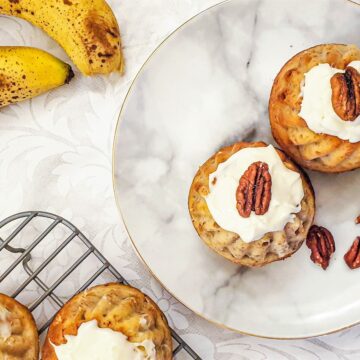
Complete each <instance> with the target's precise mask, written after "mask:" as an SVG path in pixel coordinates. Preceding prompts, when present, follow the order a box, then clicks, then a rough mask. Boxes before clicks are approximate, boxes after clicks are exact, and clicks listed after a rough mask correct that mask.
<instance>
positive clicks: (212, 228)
mask: <svg viewBox="0 0 360 360" xmlns="http://www.w3.org/2000/svg"><path fill="white" fill-rule="evenodd" d="M188 205H189V211H190V216H191V219H192V222H193V225H194V227H195V229H196V231H197V232H198V234H199V236H200V237H201V239H202V240H203V241H204V242H205V243H206V244H207V245H208V246H209V247H210V248H211V249H212V250H214V251H215V252H217V253H218V254H219V255H221V256H223V257H224V258H226V259H228V260H230V261H232V262H234V263H236V264H240V265H244V266H249V267H259V266H263V265H266V264H269V263H271V262H273V261H277V260H281V259H285V258H287V257H289V256H291V255H292V254H293V253H295V252H296V251H297V250H298V249H299V248H300V246H301V244H302V243H303V241H304V240H305V239H306V236H307V233H308V231H309V229H310V226H311V225H312V223H313V219H314V214H315V199H314V193H313V189H312V186H311V183H310V180H309V178H308V177H307V176H306V174H305V173H304V172H303V171H302V170H301V169H300V168H299V167H297V166H296V165H295V164H294V162H292V161H291V160H290V158H288V157H287V156H286V155H285V154H284V153H283V152H282V151H280V150H277V149H275V148H274V147H273V146H271V145H269V146H268V145H266V144H265V143H263V142H255V143H246V142H239V143H236V144H234V145H232V146H228V147H225V148H223V149H221V150H220V151H218V152H217V153H216V154H215V155H214V156H212V157H211V158H210V159H209V160H207V161H206V162H205V163H204V164H203V165H202V166H201V167H200V169H199V170H198V172H197V173H196V175H195V178H194V180H193V183H192V185H191V188H190V193H189V204H188Z"/></svg>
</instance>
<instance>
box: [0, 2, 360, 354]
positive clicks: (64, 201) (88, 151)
mask: <svg viewBox="0 0 360 360" xmlns="http://www.w3.org/2000/svg"><path fill="white" fill-rule="evenodd" d="M216 2H217V1H213V0H151V1H150V0H122V1H121V2H119V1H115V0H112V1H110V3H111V5H113V8H114V10H115V12H116V14H117V17H118V19H119V21H120V24H121V27H122V32H123V40H124V43H125V54H126V58H127V74H126V76H125V78H122V79H119V78H118V77H117V76H116V75H113V76H111V77H109V78H105V77H99V78H93V79H85V78H82V77H81V76H79V75H78V76H77V78H76V79H75V80H74V81H73V83H72V84H71V85H69V86H68V87H64V88H63V89H59V90H56V91H53V92H51V93H50V94H46V95H44V96H42V97H40V98H37V99H35V100H33V101H31V102H25V103H22V104H19V105H15V106H12V107H9V108H6V109H2V110H1V114H0V141H1V152H0V194H1V197H2V201H0V213H1V217H5V216H7V215H11V214H13V213H15V212H18V211H22V210H28V209H36V210H40V209H42V210H48V211H53V212H55V213H59V214H61V215H63V216H65V217H67V218H68V219H69V220H71V221H73V222H74V223H75V224H76V225H77V226H78V227H80V228H81V229H82V230H83V231H84V232H85V233H86V234H87V235H88V236H89V238H90V239H91V240H93V241H94V242H95V243H96V245H97V246H98V247H99V248H100V249H101V250H102V251H103V252H104V253H105V254H106V256H107V257H108V258H109V259H110V260H111V261H112V262H113V263H114V265H115V266H116V267H117V268H118V269H119V270H120V271H121V272H122V273H123V274H124V276H126V277H127V278H128V279H129V280H130V281H131V282H132V283H133V284H134V285H135V286H138V287H140V288H142V289H143V290H145V291H147V292H148V293H149V294H150V295H151V296H152V297H153V298H154V300H156V301H157V302H158V304H159V305H160V307H161V308H162V309H163V310H164V311H165V313H166V314H167V317H168V319H169V320H170V323H171V324H172V326H174V328H175V329H176V330H177V331H178V332H179V333H181V334H183V337H184V338H185V339H186V340H187V341H189V342H190V343H191V344H192V345H193V346H194V348H195V349H197V350H198V352H199V353H200V354H201V356H202V358H203V359H206V360H213V359H216V360H249V359H250V360H264V359H266V360H268V359H270V360H281V359H289V360H294V359H296V360H318V359H321V360H339V359H342V360H356V359H358V358H359V356H360V345H359V336H360V328H359V327H356V328H353V329H350V330H347V331H345V332H342V333H338V334H334V335H331V336H327V337H323V338H319V339H310V340H301V341H273V340H264V339H259V338H254V337H248V336H241V335H238V334H235V333H233V332H230V331H226V330H222V329H219V328H217V327H215V326H213V325H211V324H209V323H208V322H206V321H205V320H202V319H200V318H199V317H197V316H196V315H194V314H192V313H191V312H190V311H189V310H187V309H185V308H184V307H183V306H181V305H180V304H178V303H177V302H176V301H175V300H174V299H173V298H171V297H170V296H169V295H168V294H167V293H166V292H165V291H164V290H163V289H162V288H161V287H160V286H159V285H158V283H157V282H156V281H154V280H153V279H152V278H151V277H150V275H149V273H148V272H147V270H146V269H145V268H144V266H143V265H142V264H141V263H140V262H139V261H138V259H137V256H136V255H135V254H134V252H133V249H132V247H131V246H130V244H129V241H128V239H127V236H126V234H125V232H124V229H123V227H122V225H121V224H120V221H119V217H118V213H117V210H116V206H115V202H114V199H113V192H112V180H111V150H112V140H113V132H114V128H115V124H116V117H117V113H118V111H119V109H120V106H121V103H122V101H123V99H124V96H125V93H126V91H127V89H128V87H129V85H130V82H131V80H132V79H133V78H134V76H135V74H136V72H137V71H138V70H139V68H140V66H141V65H142V64H143V62H144V61H145V60H146V58H147V57H148V55H149V54H150V53H151V52H152V50H153V49H154V48H155V47H156V46H157V45H158V44H159V43H160V42H161V41H162V40H163V39H164V38H165V36H166V35H168V34H169V33H170V32H171V31H172V30H174V29H175V28H177V27H178V26H179V25H180V24H181V23H183V22H184V21H185V20H187V19H188V18H190V17H191V16H192V15H195V14H196V13H198V12H199V11H200V10H202V9H204V8H206V7H208V6H210V5H212V4H214V3H216ZM331 2H333V3H336V4H340V3H341V2H342V0H332V1H331ZM254 3H255V2H254ZM256 3H257V4H259V3H261V2H256ZM309 3H310V1H309ZM311 3H312V5H311V6H312V7H315V8H316V7H319V8H320V9H321V6H320V5H317V2H311ZM303 7H304V6H303V2H299V3H298V5H297V6H295V8H294V11H295V12H296V11H298V8H303ZM265 10H266V9H265ZM265 10H264V11H265ZM267 11H268V12H269V14H271V16H269V21H268V23H267V24H264V27H265V28H264V30H266V31H264V32H262V33H257V32H256V31H255V32H254V36H256V37H262V38H264V39H265V40H266V38H267V37H268V36H270V35H271V33H272V32H273V28H274V27H278V28H280V29H283V30H284V33H290V34H289V35H291V36H292V38H293V40H294V44H297V48H302V47H305V46H306V45H307V44H308V43H309V42H310V39H311V37H312V38H313V39H314V40H313V41H314V42H317V41H319V39H320V38H321V36H324V34H323V30H322V28H321V26H320V25H321V24H323V23H324V22H329V23H336V24H337V25H336V26H337V29H340V35H339V37H338V40H341V41H346V40H347V39H348V36H349V30H347V27H348V23H347V19H346V18H345V17H343V16H339V13H338V12H336V13H335V12H334V14H333V15H329V12H328V11H324V14H327V16H326V17H325V16H321V17H320V18H319V17H318V16H315V15H313V11H311V10H310V9H309V10H308V21H310V22H311V23H312V24H314V26H315V29H314V28H309V26H308V24H307V23H306V22H302V21H300V22H296V23H295V24H292V25H293V27H292V29H291V30H289V27H288V21H290V20H289V19H288V17H287V16H286V15H284V14H282V15H280V14H277V13H276V12H272V11H271V8H268V10H267ZM353 11H355V8H353ZM248 19H249V22H248V24H247V29H248V30H249V31H251V32H253V30H254V28H253V26H252V24H253V20H254V18H253V16H252V14H251V13H249V14H248ZM0 23H1V26H0V41H1V44H2V45H5V44H6V45H10V44H14V45H15V44H16V45H33V46H38V47H42V48H44V49H47V50H49V51H51V52H52V53H53V54H55V55H58V56H60V57H61V58H63V59H64V60H67V57H66V55H65V54H64V53H63V51H62V50H61V49H60V48H59V47H58V46H57V45H56V44H55V43H54V42H53V41H51V40H50V39H48V38H47V37H46V35H44V34H43V33H42V32H41V31H39V30H38V29H35V28H33V27H32V26H31V25H29V24H27V23H25V22H23V21H21V20H18V19H10V18H5V17H1V18H0ZM317 24H319V26H318V28H316V25H317ZM228 36H229V41H231V32H230V33H229V32H228ZM350 37H351V39H350V40H349V41H351V42H356V40H357V39H358V33H357V32H353V33H351V34H350ZM284 43H286V41H285V40H284V39H283V38H282V37H280V38H279V39H278V41H277V42H276V43H275V44H273V52H275V51H276V49H277V48H278V47H280V46H282V45H283V44H284ZM248 45H249V46H250V44H248ZM292 53H293V49H288V53H287V54H282V58H281V59H278V60H277V61H276V63H274V64H273V65H272V63H273V61H274V60H271V59H270V58H269V57H268V55H269V54H267V53H265V54H264V53H262V52H261V49H260V51H259V52H258V54H257V57H256V58H257V59H261V58H264V57H265V58H267V61H268V63H269V64H270V65H271V66H274V67H275V68H278V67H279V66H280V65H281V63H282V62H283V61H284V60H286V59H287V58H288V57H289V56H290V55H291V54H292ZM255 60H256V59H255ZM256 61H257V60H256ZM238 76H242V74H241V73H239V74H238ZM249 80H251V83H252V86H254V88H257V89H258V88H261V87H262V86H264V83H268V82H269V81H270V79H269V78H267V79H263V78H259V77H258V76H256V74H255V73H253V72H251V71H250V72H249ZM228 86H229V87H230V90H231V86H232V85H231V83H230V84H228ZM240 91H241V89H240ZM262 101H266V100H265V99H262ZM263 111H264V109H263V108H261V109H260V110H259V112H260V113H262V112H263ZM254 116H256V114H254ZM202 157H203V158H204V156H202ZM340 180H341V181H342V182H343V184H344V187H343V189H342V190H341V191H339V188H338V186H337V185H338V182H339V181H340ZM354 181H356V179H354V176H353V175H352V174H349V175H344V176H341V177H335V178H334V181H333V183H332V184H333V185H332V186H333V188H332V190H333V191H332V192H330V193H324V192H322V189H319V188H318V189H317V190H318V196H321V197H323V198H328V200H329V203H328V204H329V206H330V207H332V208H338V206H339V204H338V201H337V200H338V198H342V199H344V200H345V201H348V202H349V201H351V200H352V199H353V196H352V194H350V193H348V192H347V190H346V189H347V187H348V185H350V184H351V183H352V182H354ZM357 181H360V179H357ZM334 191H337V192H338V193H337V195H338V196H337V197H336V198H335V197H333V196H331V194H332V193H333V192H334ZM358 210H360V209H359V206H358V205H356V204H355V205H354V209H343V213H342V214H341V217H342V219H344V220H345V219H346V221H347V222H346V221H344V224H343V226H342V228H339V229H338V230H337V232H336V233H335V234H334V235H335V236H338V237H339V238H341V236H340V235H341V234H342V232H344V233H346V231H347V229H348V227H352V214H353V212H354V211H358ZM338 215H339V214H336V213H334V215H333V216H332V218H331V219H327V224H331V222H332V220H336V219H337V217H338ZM319 220H320V221H321V220H323V219H321V218H320V219H319ZM346 246H347V244H345V245H344V246H342V247H340V249H338V250H339V254H340V253H341V252H342V251H343V250H344V249H345V247H346ZM59 271H61V268H56V269H54V272H59ZM356 275H358V274H354V279H353V281H354V282H356V281H358V279H357V277H356ZM319 288H320V289H321V283H319ZM321 290H322V289H321ZM319 291H320V290H319ZM325 305H326V302H325V304H324V306H325ZM41 310H42V311H43V312H44V314H45V315H46V313H47V309H41Z"/></svg>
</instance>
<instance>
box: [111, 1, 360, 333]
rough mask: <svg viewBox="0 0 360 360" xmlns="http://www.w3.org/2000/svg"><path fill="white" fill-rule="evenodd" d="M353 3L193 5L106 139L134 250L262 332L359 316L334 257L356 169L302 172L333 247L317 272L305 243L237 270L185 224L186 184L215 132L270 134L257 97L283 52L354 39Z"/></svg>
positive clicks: (191, 301)
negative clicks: (196, 8) (194, 11)
mask: <svg viewBox="0 0 360 360" xmlns="http://www.w3.org/2000/svg"><path fill="white" fill-rule="evenodd" d="M359 20H360V7H359V6H357V5H355V4H353V3H351V2H349V1H346V0H312V1H299V0H262V1H254V0H233V1H228V2H225V3H223V4H221V5H218V6H216V7H213V8H211V9H209V10H208V11H206V12H204V13H202V14H200V15H199V16H197V17H195V18H194V19H192V20H191V21H189V22H188V23H186V24H185V25H184V26H182V27H181V28H180V29H178V31H176V32H175V33H174V34H172V35H171V36H170V37H169V38H168V39H167V40H166V41H165V43H163V44H162V45H161V46H160V47H159V48H158V49H157V51H156V52H155V53H154V54H153V55H152V56H151V58H150V59H149V60H148V61H147V63H146V64H145V65H144V67H143V68H142V70H141V71H140V73H139V75H138V77H137V78H136V80H135V82H134V84H133V86H132V87H131V89H130V92H129V94H128V96H127V99H126V101H125V103H124V106H123V109H122V113H121V116H120V122H119V126H118V129H117V133H116V138H115V145H114V182H115V190H116V191H115V193H116V197H117V200H118V204H119V206H120V209H121V212H122V215H123V218H124V221H125V224H126V226H127V229H128V231H129V234H130V237H131V238H132V241H133V243H134V245H135V247H136V248H137V251H138V253H139V255H140V256H141V257H142V259H143V260H144V262H145V263H146V264H147V265H148V267H149V268H150V269H151V271H152V272H153V274H154V275H155V276H156V277H157V278H158V279H159V281H160V282H161V283H162V284H163V285H164V286H165V287H166V288H167V289H168V290H169V291H170V292H171V293H172V294H173V295H174V296H175V297H177V298H178V299H179V300H180V301H181V302H182V303H183V304H185V305H186V306H188V307H189V308H190V309H192V310H193V311H195V312H196V313H198V314H200V315H202V316H203V317H205V318H207V319H209V320H211V321H214V322H216V323H218V324H222V325H225V326H226V327H229V328H232V329H235V330H238V331H241V332H245V333H248V334H255V335H259V336H266V337H276V338H297V337H308V336H314V335H319V334H324V333H329V332H332V331H336V330H339V329H341V328H344V327H347V326H350V325H353V324H355V323H357V322H359V321H360V296H359V295H360V281H359V280H360V270H357V271H350V270H349V269H348V268H347V267H346V265H345V263H344V261H343V259H342V257H343V254H344V253H345V251H346V250H347V248H348V247H349V246H350V244H351V243H352V241H353V239H354V238H355V236H356V235H360V227H359V226H358V227H356V226H355V224H354V218H355V217H356V216H357V215H358V214H359V213H360V201H359V200H358V199H359V196H358V186H359V184H360V172H359V171H357V172H352V173H348V174H343V175H329V176H326V175H321V174H314V173H311V174H310V176H311V179H312V181H313V184H314V187H315V190H316V195H317V206H318V212H317V219H316V221H317V223H320V224H322V225H324V226H326V227H328V228H329V229H330V230H331V231H332V232H333V234H334V236H335V239H336V245H337V250H336V253H335V256H334V258H333V260H332V263H331V266H330V267H329V268H328V270H327V271H326V272H324V271H323V270H321V269H320V268H319V267H317V266H315V265H314V264H313V263H312V262H311V261H310V259H309V250H308V249H307V248H306V246H303V247H302V248H301V249H300V250H299V251H298V253H297V254H296V255H294V256H293V257H292V258H290V259H288V260H286V261H283V262H278V263H274V264H272V265H269V266H267V267H265V268H262V269H254V270H246V269H244V268H241V267H238V266H236V265H233V264H231V263H230V262H228V261H226V260H224V259H222V258H221V257H219V256H217V255H215V254H213V253H212V252H211V251H210V250H209V249H208V248H207V247H206V246H205V245H204V244H203V243H202V241H201V240H200V239H199V238H198V236H197V234H196V232H195V230H194V229H193V227H192V224H191V221H190V218H189V215H188V210H187V195H188V189H189V186H190V184H191V181H192V178H193V175H194V174H195V172H196V170H197V168H198V166H199V165H200V164H202V163H203V162H204V161H205V160H206V159H207V158H208V157H209V156H211V155H212V154H213V153H214V152H215V151H217V150H218V149H219V148H220V147H222V146H224V145H225V144H230V143H232V142H235V141H238V140H265V141H267V142H272V138H271V135H270V131H269V124H268V113H267V102H268V97H269V92H270V88H271V85H272V81H273V79H274V77H275V76H276V74H277V72H278V70H279V69H280V67H281V66H282V64H283V63H284V62H285V61H286V60H287V59H289V58H290V57H291V56H293V55H294V54H296V53H297V52H299V51H301V50H303V49H305V48H308V47H310V46H313V45H316V44H319V43H329V42H337V43H357V44H358V45H360V35H359Z"/></svg>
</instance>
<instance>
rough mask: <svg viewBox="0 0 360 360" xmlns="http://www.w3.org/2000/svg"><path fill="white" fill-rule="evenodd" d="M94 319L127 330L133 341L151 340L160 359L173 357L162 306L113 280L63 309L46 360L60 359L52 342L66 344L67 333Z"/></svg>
mask: <svg viewBox="0 0 360 360" xmlns="http://www.w3.org/2000/svg"><path fill="white" fill-rule="evenodd" d="M90 320H97V323H98V326H99V327H101V328H110V329H111V330H114V331H119V332H121V333H123V334H124V335H125V336H127V338H128V341H130V342H135V343H141V342H143V341H145V340H151V341H153V343H154V345H155V348H156V359H157V360H171V359H172V338H171V333H170V329H169V326H168V324H167V321H166V318H165V316H164V315H163V313H162V312H161V310H160V309H159V308H158V306H157V305H156V304H155V303H154V302H153V301H152V300H151V299H150V298H149V297H147V296H146V295H144V294H143V293H142V292H141V291H139V290H137V289H135V288H132V287H130V286H126V285H122V284H118V283H111V284H106V285H99V286H95V287H93V288H91V289H88V290H85V291H84V292H82V293H80V294H78V295H76V296H75V297H73V298H72V299H71V300H70V301H69V302H67V303H66V304H65V305H64V307H63V308H62V309H60V311H59V312H58V313H57V315H56V316H55V318H54V320H53V322H52V324H51V325H50V328H49V331H48V334H47V337H46V340H45V344H44V348H43V353H42V355H43V357H42V360H57V356H56V353H55V350H54V347H53V346H52V345H51V344H54V345H57V346H58V345H61V344H65V343H66V339H65V335H76V334H77V331H78V328H79V327H80V325H81V324H82V323H84V322H87V321H90Z"/></svg>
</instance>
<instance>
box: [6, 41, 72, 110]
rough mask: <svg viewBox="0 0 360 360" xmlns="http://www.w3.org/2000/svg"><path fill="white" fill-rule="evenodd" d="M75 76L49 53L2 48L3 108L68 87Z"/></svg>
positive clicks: (9, 47)
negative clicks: (49, 91)
mask: <svg viewBox="0 0 360 360" xmlns="http://www.w3.org/2000/svg"><path fill="white" fill-rule="evenodd" d="M73 76H74V73H73V71H72V70H71V67H70V65H68V64H65V63H64V62H62V61H61V60H59V59H57V58H56V57H54V56H52V55H50V54H48V53H47V52H45V51H42V50H39V49H35V48H29V47H11V46H0V107H3V106H6V105H9V104H11V103H15V102H19V101H22V100H25V99H29V98H32V97H34V96H37V95H39V94H42V93H44V92H45V91H48V90H50V89H53V88H56V87H58V86H61V85H63V84H67V83H68V82H69V81H70V80H71V79H72V77H73Z"/></svg>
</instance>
